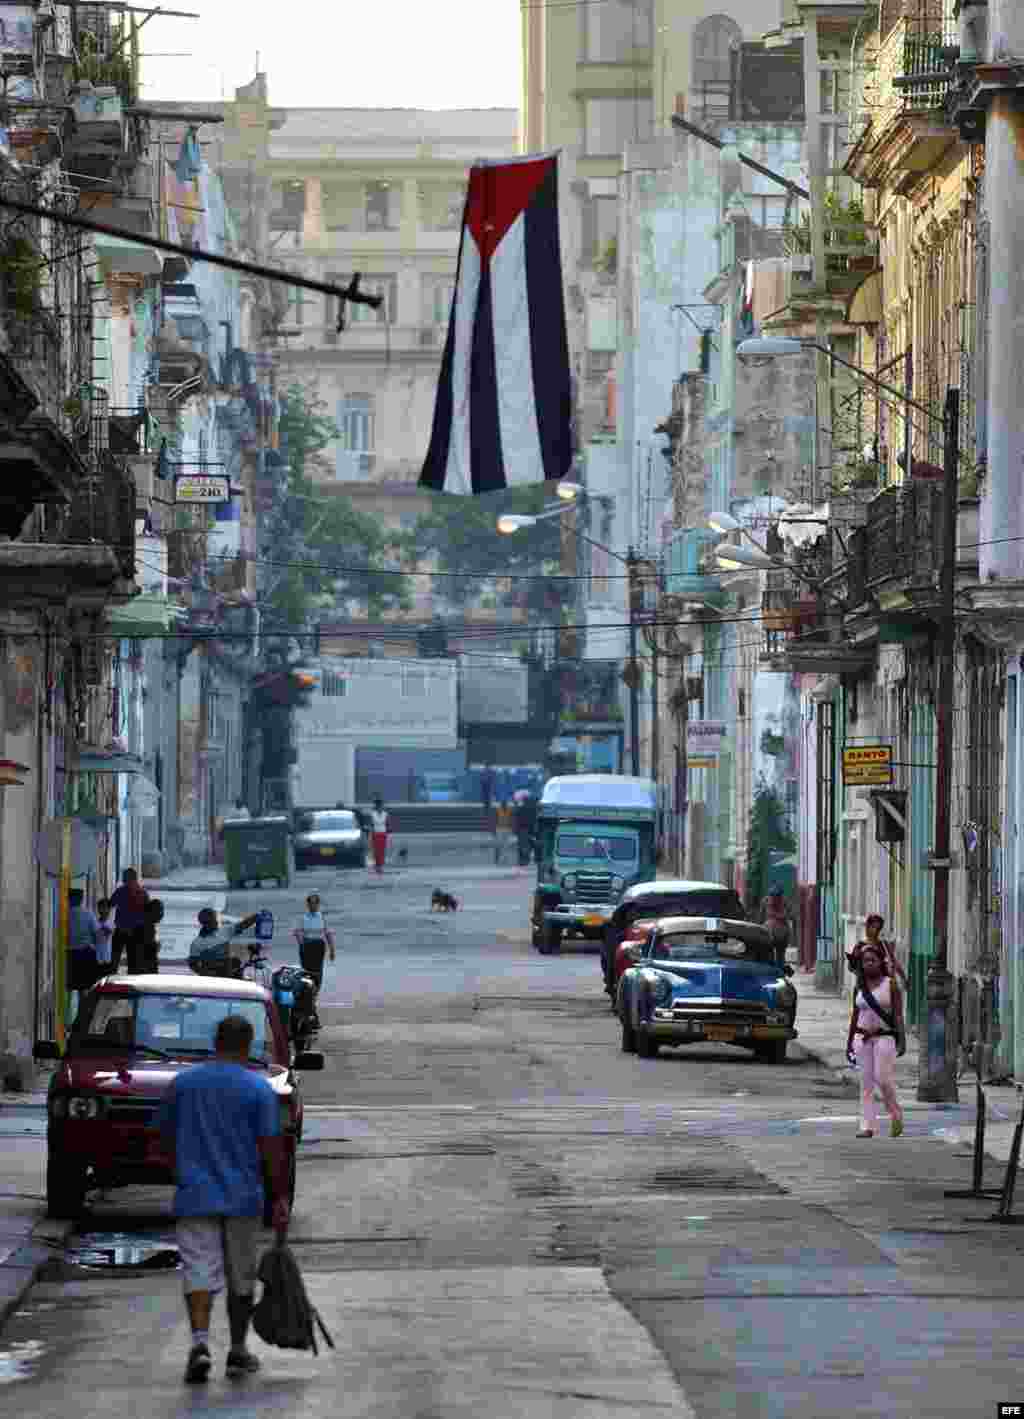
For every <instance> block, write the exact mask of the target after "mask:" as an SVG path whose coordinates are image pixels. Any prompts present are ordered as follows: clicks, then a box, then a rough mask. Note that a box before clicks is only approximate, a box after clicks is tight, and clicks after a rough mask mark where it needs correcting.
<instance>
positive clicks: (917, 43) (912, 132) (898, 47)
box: [847, 0, 958, 187]
mask: <svg viewBox="0 0 1024 1419" xmlns="http://www.w3.org/2000/svg"><path fill="white" fill-rule="evenodd" d="M907 8H908V9H910V7H909V6H908V7H907ZM957 53H958V27H957V23H956V21H955V19H954V18H953V6H952V0H914V6H913V12H912V13H910V14H907V15H904V16H903V17H902V18H901V19H900V20H898V21H897V22H896V24H895V25H893V27H892V29H891V30H890V31H889V33H888V34H887V35H886V37H885V39H884V41H883V42H882V45H881V48H880V49H879V52H878V64H877V71H876V72H877V75H878V79H877V89H876V93H877V100H876V105H875V107H874V109H873V111H872V113H871V114H870V115H869V117H870V122H869V124H868V128H867V132H866V133H865V134H863V135H862V137H861V140H860V142H859V143H858V144H857V145H856V147H855V148H854V149H853V151H852V152H851V154H850V158H849V160H848V163H847V171H848V172H849V173H850V175H851V176H853V177H856V178H857V180H858V181H859V182H861V183H863V185H864V186H865V187H878V186H881V185H882V183H883V182H884V181H891V176H892V173H893V172H894V171H895V172H903V173H905V174H907V175H908V177H912V176H913V175H914V174H917V173H923V172H927V171H928V170H929V169H930V168H931V167H932V166H933V164H934V163H935V161H936V159H937V158H938V157H939V156H940V155H941V153H942V152H943V151H944V150H945V148H946V147H948V145H949V142H950V140H951V138H952V137H954V136H955V134H956V128H955V126H954V125H953V124H952V123H951V121H950V119H949V117H948V115H947V113H946V101H947V98H948V97H949V95H950V91H951V88H952V86H953V82H954V65H955V63H956V56H957Z"/></svg>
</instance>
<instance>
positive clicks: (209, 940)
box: [188, 907, 259, 976]
mask: <svg viewBox="0 0 1024 1419" xmlns="http://www.w3.org/2000/svg"><path fill="white" fill-rule="evenodd" d="M258 915H259V913H258V912H253V914H252V916H245V917H243V918H242V920H241V921H236V922H235V923H234V924H233V925H232V926H221V924H220V918H219V917H218V915H217V913H216V911H214V909H213V907H203V909H202V911H201V912H200V913H199V918H198V919H199V935H198V936H196V937H195V938H194V940H193V941H192V944H191V946H190V947H189V948H188V963H189V965H190V967H191V968H192V970H194V971H195V972H196V974H197V975H207V976H236V975H238V974H239V972H240V971H241V966H242V959H241V956H240V955H235V954H234V953H233V952H232V951H231V950H230V946H231V942H232V941H233V940H234V938H235V937H236V936H241V935H242V933H243V932H246V931H250V930H251V929H252V927H254V926H255V925H256V918H257V916H258Z"/></svg>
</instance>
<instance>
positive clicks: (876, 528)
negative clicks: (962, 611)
mask: <svg viewBox="0 0 1024 1419" xmlns="http://www.w3.org/2000/svg"><path fill="white" fill-rule="evenodd" d="M943 521H944V518H943V491H942V484H941V482H938V481H936V482H925V481H923V480H918V479H913V480H911V481H910V482H909V483H904V484H903V485H902V486H901V487H898V488H889V489H887V490H886V491H885V492H883V493H881V494H880V495H879V496H878V497H877V498H874V499H872V501H871V502H870V503H869V504H868V508H867V521H866V522H865V524H864V526H863V527H861V528H858V529H857V530H856V532H854V533H853V534H852V536H851V538H850V543H849V546H850V559H849V563H848V567H847V574H848V601H849V605H850V607H851V609H854V608H856V607H858V606H862V605H864V604H865V603H867V602H868V601H869V600H874V601H875V602H876V603H877V605H878V606H879V607H880V608H881V609H882V610H883V611H897V612H898V611H923V612H929V611H932V610H934V609H935V607H936V606H937V603H938V587H939V573H940V571H941V567H942V555H943V545H942V543H943ZM977 544H978V500H977V499H976V498H961V499H960V501H959V504H958V509H957V572H958V575H960V576H962V577H966V578H968V579H971V578H974V577H976V576H977V570H978V545H977Z"/></svg>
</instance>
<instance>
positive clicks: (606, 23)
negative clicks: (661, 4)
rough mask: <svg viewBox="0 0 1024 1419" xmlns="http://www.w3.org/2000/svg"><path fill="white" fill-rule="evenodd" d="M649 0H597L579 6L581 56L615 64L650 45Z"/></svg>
mask: <svg viewBox="0 0 1024 1419" xmlns="http://www.w3.org/2000/svg"><path fill="white" fill-rule="evenodd" d="M652 8H653V6H652V0H601V3H600V4H597V5H585V6H584V7H583V57H584V59H585V60H586V62H587V63H589V64H616V63H622V62H624V61H626V60H629V59H632V58H633V55H634V54H635V53H636V52H637V50H645V49H650V47H651V11H652Z"/></svg>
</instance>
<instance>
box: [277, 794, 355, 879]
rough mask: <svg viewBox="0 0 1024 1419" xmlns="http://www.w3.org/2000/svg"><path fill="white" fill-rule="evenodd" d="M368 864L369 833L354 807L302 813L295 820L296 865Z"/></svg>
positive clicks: (340, 865) (299, 866)
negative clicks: (367, 845) (367, 835)
mask: <svg viewBox="0 0 1024 1419" xmlns="http://www.w3.org/2000/svg"><path fill="white" fill-rule="evenodd" d="M317 865H319V866H327V867H365V866H366V834H365V831H364V829H363V826H362V822H361V820H360V817H359V815H358V814H357V813H356V811H355V809H353V808H325V809H315V810H313V811H311V812H308V813H299V814H298V815H297V818H296V823H295V866H296V869H298V868H301V867H315V866H317Z"/></svg>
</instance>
